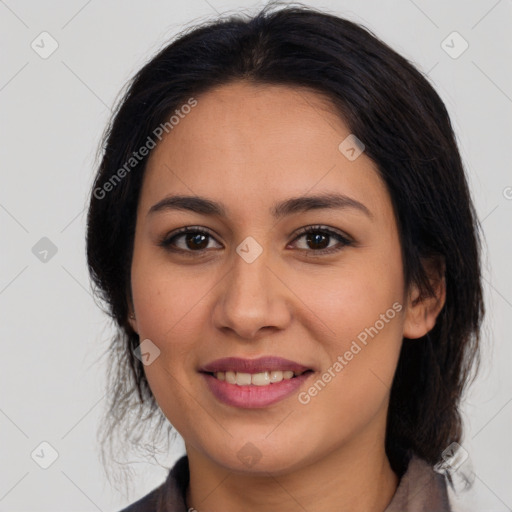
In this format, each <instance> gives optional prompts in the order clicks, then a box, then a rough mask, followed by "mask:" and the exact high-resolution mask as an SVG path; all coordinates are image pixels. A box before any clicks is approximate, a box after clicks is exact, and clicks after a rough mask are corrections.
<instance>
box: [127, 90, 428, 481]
mask: <svg viewBox="0 0 512 512" xmlns="http://www.w3.org/2000/svg"><path fill="white" fill-rule="evenodd" d="M196 99H197V105H196V106H195V107H194V108H192V109H191V111H190V113H188V114H187V115H184V116H183V117H182V118H181V119H180V121H179V123H178V124H177V125H175V126H174V128H173V129H172V131H170V132H169V134H168V135H167V136H166V137H165V138H164V139H163V140H162V142H161V143H159V144H158V145H157V147H156V148H155V149H154V150H153V152H152V154H151V156H150V158H149V161H148V164H147V168H146V172H145V176H144V182H143V187H142V190H141V195H140V200H139V205H138V212H137V225H136V233H135V240H134V254H133V264H132V276H131V277H132V293H133V304H134V312H135V315H136V319H135V320H130V322H131V324H132V326H133V328H134V329H135V330H136V331H137V332H138V333H139V336H140V340H141V342H142V340H150V341H144V344H143V350H142V351H143V352H144V353H146V354H147V355H146V356H145V357H146V361H145V362H146V363H148V364H146V365H145V366H144V369H145V372H146V375H147V378H148V381H149V384H150V386H151V389H152V392H153V393H154V396H155V398H156V400H157V402H158V404H159V406H160V407H161V409H162V411H163V412H164V414H165V415H166V416H167V418H168V419H169V421H170V422H171V423H172V424H173V425H174V427H175V428H176V429H177V430H178V431H179V432H180V433H181V435H182V436H183V438H184V440H185V443H186V446H187V451H188V452H189V453H191V452H194V453H196V454H198V455H199V456H202V457H204V458H207V459H208V460H209V461H210V463H213V464H217V465H220V466H223V467H225V468H227V469H232V470H235V471H247V472H260V471H262V472H264V471H271V472H272V473H273V474H279V473H280V472H286V471H290V470H292V469H299V468H300V467H305V465H307V464H310V463H312V462H314V461H315V460H317V459H319V458H323V457H327V456H328V455H331V454H333V453H338V454H339V453H342V452H343V453H344V454H346V455H347V456H348V455H349V454H350V453H351V452H353V453H356V452H355V450H357V453H361V452H360V450H361V449H363V450H373V449H375V448H376V447H382V446H383V443H384V433H385V430H384V429H385V424H386V412H387V406H388V398H389V391H390V387H391V383H392V379H393V376H394V372H395V368H396V365H397V361H398V356H399V352H400V348H401V344H402V337H403V336H408V337H418V336H419V335H422V334H423V332H421V333H419V332H416V331H415V329H417V323H416V324H415V323H414V321H413V320H412V319H411V318H409V315H410V314H411V313H410V312H411V310H410V309H409V306H408V296H407V294H406V292H405V289H404V279H403V268H402V259H401V252H400V244H399V235H398V231H397V225H396V221H395V218H394V214H393V209H392V204H391V201H390V197H389V194H388V192H387V190H386V187H385V185H384V183H383V182H382V180H381V179H380V178H379V175H378V174H377V171H376V166H375V164H374V163H373V162H372V161H371V160H370V159H369V158H368V157H367V156H366V154H365V153H364V152H363V153H362V154H360V155H359V156H357V155H358V153H359V152H360V149H361V148H360V147H358V146H357V145H355V144H354V142H353V141H351V139H350V138H349V139H348V140H346V138H347V137H348V136H349V135H350V131H349V129H348V128H347V127H346V126H345V125H344V123H343V122H342V121H341V120H340V119H339V117H338V116H337V115H336V114H335V113H334V110H333V109H332V108H331V109H330V111H329V110H328V109H329V107H328V105H327V104H326V103H325V102H324V101H322V98H321V97H320V96H318V95H317V94H316V93H314V92H310V91H307V90H304V89H297V88H291V87H286V86H258V87H256V86H254V85H250V84H248V83H242V82H237V83H232V84H229V85H225V86H222V87H220V88H217V89H215V90H211V91H209V92H207V93H205V94H203V95H201V96H199V97H197V98H196ZM343 141H345V142H343ZM340 144H341V149H340ZM327 195H330V196H331V199H332V201H331V204H330V205H329V204H327V203H329V201H326V199H328V198H327ZM175 196H187V197H197V198H201V201H208V203H207V204H205V203H203V202H200V201H196V202H194V203H193V202H191V201H189V202H188V203H187V202H186V201H181V203H177V202H174V206H173V203H172V202H171V201H168V202H167V203H161V201H163V200H164V199H169V198H173V197H175ZM335 196H336V197H337V199H335V200H334V197H335ZM338 196H339V197H338ZM306 198H310V199H309V200H306ZM322 201H323V202H324V203H325V204H323V205H322V204H321V203H322ZM210 202H211V203H215V205H217V206H216V208H212V207H211V203H210ZM159 203H160V206H159V207H157V208H153V210H152V207H154V206H155V205H157V204H159ZM187 226H193V227H194V228H195V229H196V231H200V233H196V234H195V235H194V234H188V235H187V234H180V235H178V236H174V235H176V231H177V230H179V229H180V228H184V227H187ZM307 226H316V227H315V228H314V230H313V232H311V233H305V234H304V233H302V232H301V230H302V229H303V228H304V227H307ZM338 235H340V237H341V238H339V237H338ZM173 237H174V238H173ZM162 240H164V241H165V240H167V241H168V242H169V245H167V246H164V245H160V243H161V241H162ZM344 240H346V241H344ZM414 325H416V327H414ZM408 331H409V332H408ZM262 357H270V358H272V359H269V360H266V361H265V360H263V361H262V362H261V364H256V365H253V366H250V362H249V364H247V362H245V363H244V361H238V362H236V361H235V362H234V361H227V362H224V364H222V362H220V363H215V361H218V360H219V359H224V358H240V359H242V360H255V359H259V358H262ZM276 358H283V359H286V360H287V361H288V362H292V363H291V364H290V365H286V364H285V363H284V362H283V361H280V360H279V359H276ZM212 363H213V366H212ZM244 364H245V366H244ZM202 369H203V370H204V369H206V370H210V373H205V372H203V371H202ZM216 369H218V370H219V371H221V370H224V371H226V372H228V371H229V372H230V373H229V374H224V380H222V379H223V376H222V374H220V375H219V374H217V375H216V376H215V375H211V373H213V371H214V370H216ZM294 369H295V371H296V373H300V372H301V371H302V370H304V369H308V370H309V371H308V372H306V373H304V374H302V376H300V377H299V376H296V377H293V378H291V379H290V378H289V377H290V374H289V373H281V371H280V370H286V371H293V370H294ZM237 370H238V373H234V374H233V373H231V372H232V371H237ZM243 370H245V371H243ZM265 370H268V371H269V373H268V374H265ZM270 371H273V372H274V373H271V372H270ZM248 374H249V375H248ZM256 374H259V375H256ZM226 379H228V380H226ZM232 379H234V380H235V382H238V384H236V383H235V384H234V383H231V380H232ZM281 379H282V380H281ZM269 380H272V381H274V380H275V381H276V382H272V383H270V384H268V381H269ZM279 381H280V382H279ZM249 382H251V384H249ZM252 382H255V383H259V384H265V385H256V384H252ZM244 384H249V385H244Z"/></svg>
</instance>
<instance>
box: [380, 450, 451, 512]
mask: <svg viewBox="0 0 512 512" xmlns="http://www.w3.org/2000/svg"><path fill="white" fill-rule="evenodd" d="M416 510H436V511H439V512H451V511H452V508H451V507H450V502H449V499H448V488H447V480H446V477H445V476H444V475H443V474H440V473H438V472H436V471H435V470H434V468H433V467H432V466H430V465H429V464H428V463H427V462H425V461H424V460H423V459H420V458H419V457H416V456H413V457H412V458H411V460H410V461H409V464H408V467H407V470H406V472H405V474H404V475H403V476H402V478H401V479H400V483H399V484H398V488H397V490H396V492H395V495H394V496H393V499H392V500H391V503H390V504H389V505H388V508H386V510H385V512H409V511H411V512H412V511H416Z"/></svg>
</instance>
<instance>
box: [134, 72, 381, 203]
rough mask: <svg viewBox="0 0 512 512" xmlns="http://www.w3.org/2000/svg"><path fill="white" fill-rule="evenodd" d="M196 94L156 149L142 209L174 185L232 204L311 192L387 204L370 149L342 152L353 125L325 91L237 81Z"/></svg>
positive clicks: (175, 188) (182, 190) (148, 169)
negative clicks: (352, 157)
mask: <svg viewBox="0 0 512 512" xmlns="http://www.w3.org/2000/svg"><path fill="white" fill-rule="evenodd" d="M195 99H196V100H197V105H196V106H195V107H194V108H192V109H191V110H190V111H189V113H188V114H186V115H182V116H181V118H180V120H179V122H178V123H177V124H175V125H174V127H173V128H172V130H171V131H170V132H169V133H168V134H167V135H166V136H165V137H164V138H163V139H162V141H161V142H160V143H159V144H158V145H157V147H156V148H155V149H154V150H153V152H152V154H151V155H150V158H149V161H148V164H147V166H146V171H145V177H144V184H143V191H142V194H141V203H142V204H141V208H142V209H145V210H147V209H148V208H150V207H151V205H152V204H153V203H154V202H156V201H158V200H159V199H161V198H162V197H163V196H164V195H165V194H166V193H171V192H176V193H186V194H196V195H202V196H208V197H212V198H215V199H218V200H223V202H228V201H231V202H232V203H233V207H234V209H236V208H235V203H239V204H237V205H236V206H238V210H240V209H243V208H244V207H245V209H246V210H247V209H251V208H252V209H254V208H260V209H261V206H263V205H264V204H266V203H267V202H268V201H270V198H272V202H274V199H276V198H285V197H290V196H298V195H305V194H307V193H308V192H309V191H311V192H333V191H335V192H341V193H344V194H346V195H351V196H352V197H354V198H355V199H357V200H361V201H362V200H363V199H364V200H365V201H366V202H367V203H370V204H372V203H373V204H374V205H375V207H377V208H379V207H384V208H385V207H386V206H387V205H386V204H385V203H386V202H387V201H388V199H389V198H388V197H386V196H387V192H386V188H385V186H384V184H383V182H382V181H381V178H380V175H379V173H378V172H377V168H376V165H375V164H374V162H373V161H372V160H371V159H370V158H368V157H367V156H366V155H365V154H364V152H363V153H362V154H361V155H360V156H359V157H358V158H356V159H355V160H350V159H348V158H347V156H346V155H345V154H344V153H343V152H342V151H340V147H339V146H340V143H342V142H343V141H345V140H346V139H347V137H349V136H350V135H351V134H350V130H349V128H348V126H347V125H346V124H345V123H344V122H343V120H342V119H341V117H340V116H339V115H338V113H337V112H336V111H335V108H334V106H333V105H332V104H330V102H329V101H328V100H327V98H326V97H325V96H322V95H321V94H318V93H316V92H314V91H311V90H308V89H305V88H295V87H290V86H284V85H262V84H258V85H254V84H251V83H246V82H235V83H231V84H227V85H223V86H220V87H217V88H215V89H212V90H209V91H208V92H206V93H204V94H202V95H199V96H197V97H196V98H195ZM349 140H350V139H349ZM150 203H151V204H150ZM233 213H234V212H233ZM238 213H240V212H238Z"/></svg>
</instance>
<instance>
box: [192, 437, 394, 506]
mask: <svg viewBox="0 0 512 512" xmlns="http://www.w3.org/2000/svg"><path fill="white" fill-rule="evenodd" d="M374 439H375V438H374V437H373V441H368V439H366V440H365V439H361V440H359V441H360V442H354V443H351V445H350V446H343V447H341V448H339V449H337V450H335V451H332V452H331V453H329V454H328V455H326V456H324V457H321V458H319V459H318V460H315V462H313V463H311V464H308V465H306V466H302V467H301V468H300V469H298V470H294V471H291V472H289V473H285V474H280V475H278V476H275V475H272V474H271V473H267V474H266V475H264V476H262V475H261V474H260V475H251V474H241V473H235V472H233V471H230V470H229V469H228V468H225V467H223V466H220V465H218V464H217V463H215V461H212V460H211V459H209V458H206V457H205V456H204V454H202V453H200V452H198V451H196V450H195V449H193V448H190V447H188V446H187V455H188V459H189V468H190V485H189V487H188V488H187V493H186V502H187V510H194V511H197V512H203V511H209V512H221V511H222V512H235V511H236V512H238V511H240V510H244V511H245V512H256V511H261V510H279V511H280V512H296V511H297V510H315V512H330V511H332V510H337V511H339V512H348V511H350V512H383V511H385V509H386V507H387V506H388V505H389V503H390V502H391V500H392V498H393V495H394V493H395V491H396V488H397V486H398V483H399V478H398V476H397V475H396V474H395V473H394V472H393V470H392V469H391V466H390V464H389V460H388V458H387V456H386V454H385V450H384V443H383V439H379V441H380V443H381V445H382V446H381V445H380V444H378V443H376V442H375V441H374Z"/></svg>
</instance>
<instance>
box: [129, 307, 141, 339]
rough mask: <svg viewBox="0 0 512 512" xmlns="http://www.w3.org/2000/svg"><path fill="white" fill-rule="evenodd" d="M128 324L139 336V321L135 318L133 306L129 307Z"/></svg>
mask: <svg viewBox="0 0 512 512" xmlns="http://www.w3.org/2000/svg"><path fill="white" fill-rule="evenodd" d="M128 323H129V324H130V326H131V328H132V329H133V330H134V331H135V332H136V333H137V334H139V331H138V330H137V320H136V318H135V313H134V312H133V306H129V307H128Z"/></svg>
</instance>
